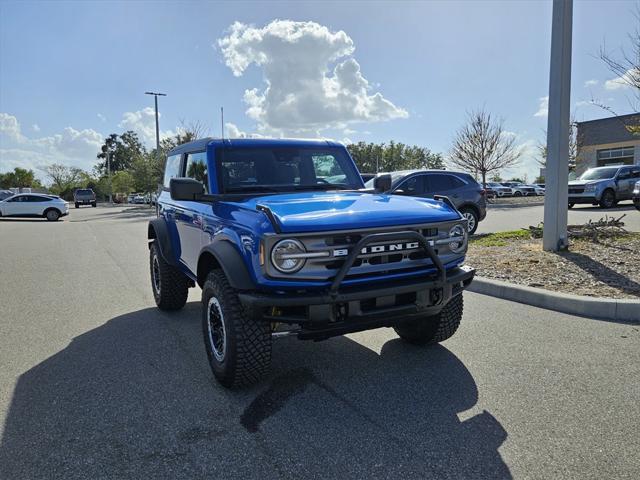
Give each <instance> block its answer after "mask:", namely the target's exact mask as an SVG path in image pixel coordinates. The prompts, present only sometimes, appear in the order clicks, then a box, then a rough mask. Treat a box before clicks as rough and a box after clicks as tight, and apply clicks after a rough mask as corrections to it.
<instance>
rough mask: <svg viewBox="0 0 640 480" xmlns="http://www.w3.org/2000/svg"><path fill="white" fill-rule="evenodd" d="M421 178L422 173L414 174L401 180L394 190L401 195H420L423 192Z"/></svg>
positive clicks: (422, 177)
mask: <svg viewBox="0 0 640 480" xmlns="http://www.w3.org/2000/svg"><path fill="white" fill-rule="evenodd" d="M423 179H424V175H415V176H413V177H411V178H409V179H407V180H405V181H404V182H402V183H401V184H400V185H399V186H398V188H396V190H395V191H396V193H398V194H401V195H409V196H412V195H422V194H423V193H424V183H423Z"/></svg>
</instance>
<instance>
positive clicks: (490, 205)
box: [487, 200, 544, 208]
mask: <svg viewBox="0 0 640 480" xmlns="http://www.w3.org/2000/svg"><path fill="white" fill-rule="evenodd" d="M543 205H544V200H543V201H541V202H531V203H487V208H525V207H541V206H543Z"/></svg>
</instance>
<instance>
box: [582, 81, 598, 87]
mask: <svg viewBox="0 0 640 480" xmlns="http://www.w3.org/2000/svg"><path fill="white" fill-rule="evenodd" d="M597 84H598V80H595V79H594V80H587V81H586V82H584V86H585V88H586V87H593V86H594V85H597Z"/></svg>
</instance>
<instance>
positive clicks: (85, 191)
mask: <svg viewBox="0 0 640 480" xmlns="http://www.w3.org/2000/svg"><path fill="white" fill-rule="evenodd" d="M76 195H93V190H76Z"/></svg>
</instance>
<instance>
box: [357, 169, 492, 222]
mask: <svg viewBox="0 0 640 480" xmlns="http://www.w3.org/2000/svg"><path fill="white" fill-rule="evenodd" d="M390 175H391V188H390V189H389V191H388V192H387V193H391V194H396V195H406V196H410V197H423V198H424V197H426V198H433V197H434V195H443V196H446V197H448V198H449V199H450V200H451V201H452V202H453V204H454V205H455V207H456V208H457V209H458V210H459V211H460V213H462V215H463V216H464V218H466V219H467V226H468V232H469V234H472V233H475V231H476V230H477V228H478V223H479V222H481V221H482V220H484V218H485V217H486V216H487V199H486V192H485V190H484V189H483V188H482V186H481V185H480V184H479V183H478V182H476V181H475V180H474V178H473V177H472V176H471V175H469V174H468V173H461V172H453V171H449V170H403V171H399V172H392V173H391V174H390ZM373 185H374V180H369V181H368V182H367V183H366V184H365V187H366V188H373Z"/></svg>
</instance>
